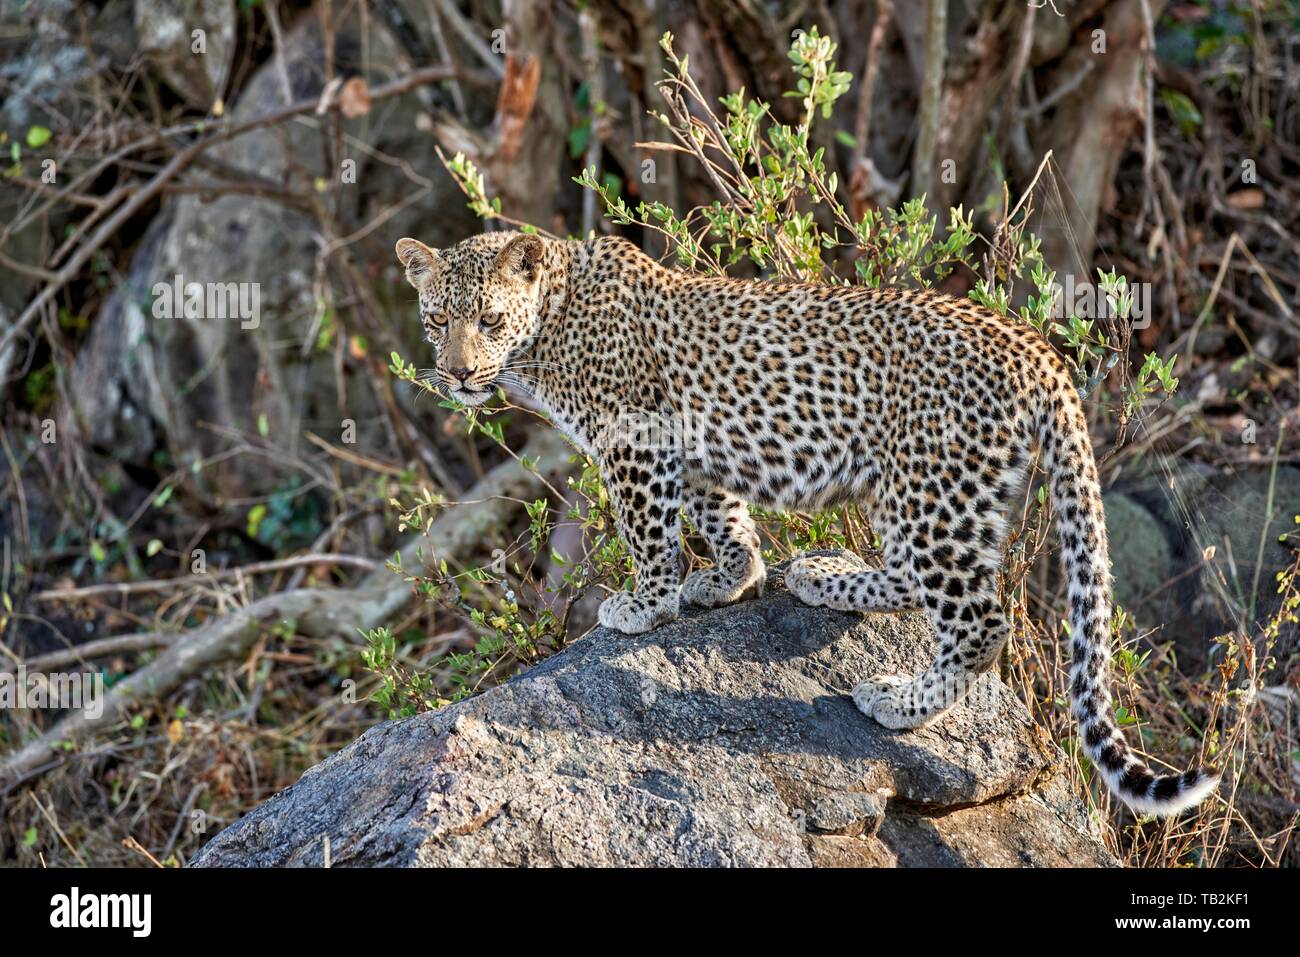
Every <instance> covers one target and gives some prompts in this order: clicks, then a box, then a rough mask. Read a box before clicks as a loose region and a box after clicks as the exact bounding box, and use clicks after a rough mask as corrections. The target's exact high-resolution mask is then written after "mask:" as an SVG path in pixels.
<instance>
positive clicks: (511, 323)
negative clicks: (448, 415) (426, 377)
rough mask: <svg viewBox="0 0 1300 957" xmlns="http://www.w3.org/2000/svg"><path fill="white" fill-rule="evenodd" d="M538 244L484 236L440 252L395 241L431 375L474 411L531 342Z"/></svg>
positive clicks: (523, 237) (512, 236) (517, 236)
mask: <svg viewBox="0 0 1300 957" xmlns="http://www.w3.org/2000/svg"><path fill="white" fill-rule="evenodd" d="M544 251H545V246H544V241H543V240H542V239H540V238H539V237H537V236H533V235H528V234H525V233H506V232H498V233H485V234H483V235H481V236H474V237H471V238H470V239H466V240H464V241H463V242H459V243H457V244H456V245H455V246H451V247H448V248H447V249H443V250H437V249H430V248H429V247H428V246H426V245H424V243H422V242H420V241H419V240H415V239H401V240H398V242H397V258H398V259H399V260H401V262H402V265H403V266H405V267H406V281H407V282H409V283H410V284H411V285H412V286H414V287H415V290H416V292H418V293H419V294H420V318H421V319H422V320H423V322H424V331H425V337H426V338H427V339H428V341H429V342H431V343H432V344H433V347H434V349H435V350H436V357H435V361H434V371H435V374H436V376H437V379H438V381H439V383H440V384H441V385H443V386H444V387H445V388H446V389H447V391H448V392H449V393H450V395H451V396H452V397H453V398H455V399H456V400H457V401H459V402H463V403H464V404H465V405H480V404H482V403H483V402H485V401H487V399H488V398H489V397H490V396H491V395H492V391H493V388H494V387H495V383H496V381H497V379H498V377H500V375H501V373H502V372H503V371H504V370H505V369H506V366H507V363H509V362H510V360H511V359H513V358H514V357H515V356H517V355H518V354H519V353H520V352H522V351H523V350H524V349H526V348H527V346H528V345H529V343H530V342H531V341H532V339H533V337H534V336H536V334H537V330H538V327H539V324H540V321H541V311H542V299H543V297H542V291H541V278H542V270H543V263H542V254H543V252H544Z"/></svg>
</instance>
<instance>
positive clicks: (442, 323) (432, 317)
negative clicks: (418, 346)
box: [425, 312, 447, 330]
mask: <svg viewBox="0 0 1300 957" xmlns="http://www.w3.org/2000/svg"><path fill="white" fill-rule="evenodd" d="M425 319H427V320H428V321H429V323H430V324H431V325H432V326H433V327H434V328H435V329H439V330H441V329H445V328H446V327H447V317H446V316H444V315H443V314H442V313H439V312H431V313H428V314H427V315H426V316H425Z"/></svg>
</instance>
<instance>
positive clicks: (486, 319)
mask: <svg viewBox="0 0 1300 957" xmlns="http://www.w3.org/2000/svg"><path fill="white" fill-rule="evenodd" d="M505 318H506V317H505V315H504V314H502V313H499V312H489V313H488V314H487V315H485V316H483V317H482V318H481V319H479V321H478V324H479V325H480V326H481V327H482V328H483V329H484V330H485V331H491V330H493V329H496V328H497V327H499V326H500V325H501V323H502V322H504V321H505Z"/></svg>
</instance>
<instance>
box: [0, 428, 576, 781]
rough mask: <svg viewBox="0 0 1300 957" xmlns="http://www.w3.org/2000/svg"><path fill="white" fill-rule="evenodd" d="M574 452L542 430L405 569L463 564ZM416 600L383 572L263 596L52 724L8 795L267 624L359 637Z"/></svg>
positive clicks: (414, 547) (417, 543)
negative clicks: (354, 582)
mask: <svg viewBox="0 0 1300 957" xmlns="http://www.w3.org/2000/svg"><path fill="white" fill-rule="evenodd" d="M570 451H571V450H570V447H569V445H568V443H567V442H565V440H564V438H563V437H562V436H561V435H560V434H559V433H558V432H555V431H554V430H552V429H543V430H541V431H539V432H537V433H536V434H535V435H534V436H533V438H532V440H531V441H530V442H529V443H528V445H527V447H526V448H525V449H524V452H523V456H524V457H526V458H527V460H528V461H530V462H531V463H533V464H534V466H535V467H534V468H532V469H525V468H524V467H523V465H522V464H521V463H520V461H519V460H518V459H515V458H512V459H508V460H507V461H505V462H503V463H502V464H500V465H498V466H497V467H496V468H494V469H493V470H492V471H491V472H489V473H488V474H487V475H486V476H485V477H484V478H483V479H482V480H481V481H480V482H478V483H477V484H476V485H475V486H474V487H473V488H472V489H471V490H470V492H469V494H470V496H471V498H472V499H473V501H472V502H466V503H461V504H458V505H457V506H456V507H455V508H454V509H451V510H449V511H447V512H445V513H443V514H442V515H441V516H439V517H438V518H437V519H436V520H434V522H433V523H432V525H431V526H430V527H429V530H428V532H427V534H424V535H418V536H416V537H415V538H413V539H412V540H411V541H410V542H408V543H407V544H406V546H405V547H403V548H402V550H401V551H400V552H399V556H400V560H401V564H402V567H403V568H408V567H412V566H417V565H422V564H423V562H427V561H434V560H440V559H443V558H447V559H451V560H457V559H459V558H461V557H463V556H467V555H469V554H470V553H471V552H472V551H473V550H474V549H476V548H478V547H479V546H480V545H481V544H482V543H483V541H484V539H486V538H488V537H490V535H491V534H492V532H493V531H494V530H496V529H499V528H500V527H501V526H502V525H504V524H505V523H506V522H507V521H508V520H509V519H510V518H511V517H512V516H513V515H514V514H515V512H516V511H517V510H518V509H519V507H520V504H519V503H520V502H521V501H526V500H529V499H530V498H532V497H535V496H536V495H537V494H538V493H539V492H541V491H543V489H545V488H546V487H547V485H548V484H549V481H550V477H553V476H555V475H557V474H558V473H560V472H563V471H564V470H565V469H566V468H567V465H568V460H569V455H570ZM410 597H411V588H410V586H409V585H408V584H407V582H406V581H405V580H404V579H403V578H402V577H400V576H398V575H395V574H393V573H392V572H391V571H389V570H387V569H378V570H376V571H374V572H372V573H371V574H370V575H369V576H367V577H366V578H365V579H363V580H362V582H361V584H360V585H358V586H357V587H355V588H337V589H329V588H313V589H298V590H296V591H290V592H282V593H279V594H275V595H268V596H266V597H264V598H260V599H258V600H257V601H255V602H253V603H252V604H250V605H248V606H247V607H245V608H242V609H240V610H239V611H237V612H235V613H234V614H231V615H227V616H225V617H222V618H219V619H217V620H216V621H213V622H209V623H208V624H206V625H203V626H202V627H200V628H197V629H194V630H193V631H190V632H188V633H185V634H184V635H182V636H178V637H177V638H176V640H175V641H173V642H172V644H171V645H170V647H168V648H167V650H166V651H164V652H163V653H162V654H161V655H159V656H158V658H157V659H156V660H154V661H152V662H150V663H149V664H148V665H146V666H145V667H143V668H141V669H140V670H139V671H137V672H135V674H133V675H131V676H130V677H129V678H126V679H124V680H123V681H121V682H118V683H117V684H115V685H114V686H113V687H112V688H111V689H109V690H108V691H107V692H105V694H104V695H103V697H102V698H101V699H100V700H99V701H98V702H96V705H97V706H99V709H100V713H99V714H98V715H97V716H96V717H90V716H89V715H88V714H87V713H86V712H85V711H80V712H76V713H74V714H71V715H69V716H68V717H66V718H64V719H63V720H62V721H60V722H59V723H58V724H56V725H55V726H54V727H53V728H51V729H50V730H49V731H47V732H46V733H45V734H43V735H41V736H40V737H39V738H37V739H36V740H35V741H32V742H30V743H28V744H27V745H25V746H24V747H22V748H21V749H20V750H18V751H16V752H15V753H13V754H11V755H9V756H8V757H7V758H5V759H4V761H3V762H2V763H0V794H2V793H7V792H8V791H10V790H12V789H13V788H14V787H16V786H18V785H19V784H21V783H22V782H24V781H26V780H28V779H30V778H32V777H34V776H36V775H38V774H40V773H42V772H43V771H44V770H47V769H48V768H50V767H54V766H56V765H57V764H58V763H59V762H58V761H57V760H55V759H57V758H58V756H59V752H60V751H61V750H63V748H64V745H65V742H71V743H76V742H80V741H84V740H86V739H87V738H89V737H90V736H91V735H93V734H94V733H95V732H96V731H98V730H100V729H101V728H107V727H111V726H112V725H113V724H114V723H115V722H116V721H118V720H119V719H120V718H122V717H123V716H124V715H125V714H127V713H128V712H129V711H130V709H131V708H132V707H133V706H135V705H136V704H137V703H138V702H139V701H141V700H143V699H145V698H153V697H157V696H160V695H166V694H167V693H168V692H170V691H171V690H172V689H173V688H175V687H177V686H178V685H179V684H181V683H182V682H183V681H186V680H187V679H189V678H191V677H193V676H194V675H197V674H201V673H202V672H204V671H206V670H207V669H209V668H212V667H214V666H215V665H217V664H219V663H220V662H223V661H228V660H230V659H231V658H235V657H237V656H239V655H240V654H242V653H243V652H244V651H245V650H246V649H247V648H248V647H249V645H251V644H252V642H253V641H254V640H255V639H256V638H257V636H258V635H259V634H260V633H261V630H262V628H263V627H264V626H265V625H268V624H272V623H275V622H282V621H286V620H292V621H293V622H294V624H295V628H296V629H297V631H298V632H300V633H303V634H307V635H315V636H324V635H343V636H348V637H351V636H354V635H355V634H356V633H357V631H358V630H361V631H365V630H367V629H370V628H374V627H376V626H377V625H379V624H382V623H383V622H385V621H387V620H388V619H389V618H390V617H391V616H392V615H393V614H395V613H396V612H397V611H398V610H400V609H401V607H402V606H403V605H405V604H406V602H407V601H408V600H409V599H410Z"/></svg>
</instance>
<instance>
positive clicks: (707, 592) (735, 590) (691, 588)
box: [682, 560, 767, 608]
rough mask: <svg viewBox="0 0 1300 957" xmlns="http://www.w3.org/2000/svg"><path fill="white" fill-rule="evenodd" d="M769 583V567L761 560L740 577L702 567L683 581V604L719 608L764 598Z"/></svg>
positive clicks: (716, 569)
mask: <svg viewBox="0 0 1300 957" xmlns="http://www.w3.org/2000/svg"><path fill="white" fill-rule="evenodd" d="M766 581H767V567H766V566H765V565H764V564H763V563H762V561H761V560H760V561H758V562H757V563H755V566H753V567H751V568H750V569H749V570H748V571H747V572H746V574H745V575H743V576H740V577H736V576H734V575H727V574H725V573H723V572H722V571H721V570H720V569H718V568H700V569H697V570H696V571H693V572H691V573H690V574H689V575H687V576H686V581H684V582H682V601H684V602H686V604H688V605H694V606H695V607H696V608H718V607H720V606H722V605H730V604H732V603H733V602H738V601H740V600H741V599H742V598H744V597H746V596H747V595H752V596H753V597H755V598H757V597H761V596H762V594H763V585H764V583H765V582H766Z"/></svg>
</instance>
